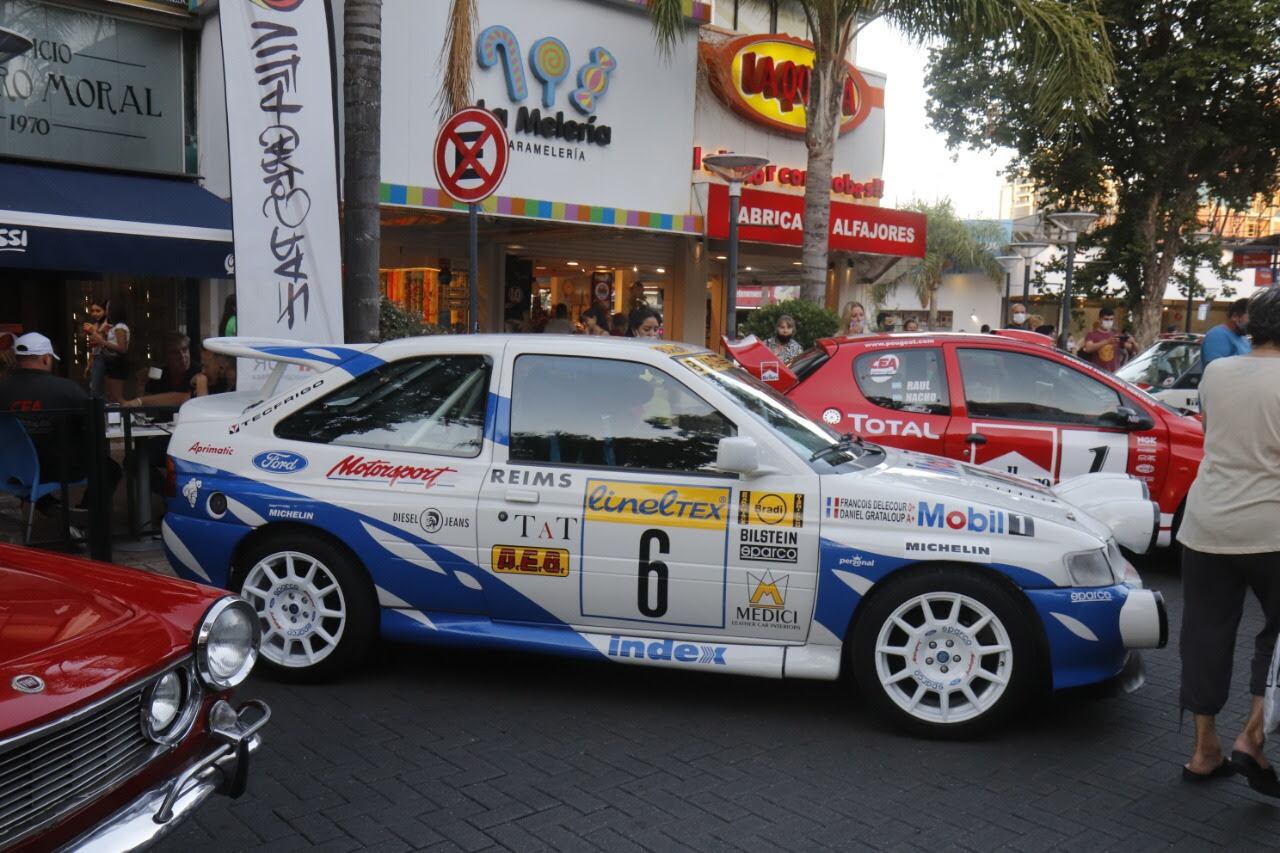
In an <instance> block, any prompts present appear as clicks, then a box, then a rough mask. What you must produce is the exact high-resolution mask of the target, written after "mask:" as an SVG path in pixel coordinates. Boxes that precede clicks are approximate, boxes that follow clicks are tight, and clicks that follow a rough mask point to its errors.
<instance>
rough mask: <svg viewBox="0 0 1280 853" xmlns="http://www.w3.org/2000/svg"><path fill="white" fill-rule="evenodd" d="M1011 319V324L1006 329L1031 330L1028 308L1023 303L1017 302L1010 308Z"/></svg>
mask: <svg viewBox="0 0 1280 853" xmlns="http://www.w3.org/2000/svg"><path fill="white" fill-rule="evenodd" d="M1009 319H1010V321H1011V322H1010V323H1009V325H1007V326H1005V328H1006V329H1026V330H1027V331H1030V330H1031V323H1030V321H1029V320H1028V319H1027V306H1025V305H1023V304H1022V303H1021V302H1015V303H1013V304H1012V305H1010V306H1009Z"/></svg>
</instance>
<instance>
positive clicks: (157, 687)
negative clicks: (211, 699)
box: [142, 664, 200, 744]
mask: <svg viewBox="0 0 1280 853" xmlns="http://www.w3.org/2000/svg"><path fill="white" fill-rule="evenodd" d="M199 704H200V686H199V685H198V684H196V683H195V681H194V676H193V675H192V674H191V670H190V665H189V664H188V665H187V666H185V667H181V668H179V669H171V670H169V671H168V672H166V673H165V674H164V675H162V676H160V677H159V678H157V679H155V680H154V681H152V682H151V684H150V685H149V686H148V687H147V689H146V690H145V691H144V692H143V694H142V729H143V731H144V732H145V733H146V735H147V737H149V738H150V739H151V740H153V741H155V742H156V743H163V744H173V743H176V742H178V741H179V740H181V739H182V738H183V737H184V736H185V735H186V733H187V732H188V731H190V729H191V723H192V721H193V720H194V719H195V712H196V710H197V708H198V706H199Z"/></svg>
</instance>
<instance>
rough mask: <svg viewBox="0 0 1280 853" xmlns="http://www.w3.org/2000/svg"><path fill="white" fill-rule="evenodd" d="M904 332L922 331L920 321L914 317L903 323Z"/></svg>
mask: <svg viewBox="0 0 1280 853" xmlns="http://www.w3.org/2000/svg"><path fill="white" fill-rule="evenodd" d="M987 328H988V329H990V327H989V326H988V327H987ZM902 331H904V332H918V331H920V321H918V320H916V319H915V318H914V317H912V318H911V319H910V320H908V321H907V322H905V323H903V324H902Z"/></svg>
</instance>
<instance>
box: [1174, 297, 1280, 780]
mask: <svg viewBox="0 0 1280 853" xmlns="http://www.w3.org/2000/svg"><path fill="white" fill-rule="evenodd" d="M1248 322H1249V326H1248V329H1249V333H1250V334H1251V335H1252V336H1253V352H1251V353H1249V354H1248V355H1241V356H1236V357H1233V358H1222V359H1218V360H1216V361H1214V362H1213V363H1212V364H1210V365H1209V366H1208V367H1207V368H1205V371H1204V377H1203V379H1201V381H1200V408H1201V412H1202V414H1203V417H1204V428H1205V440H1204V459H1203V461H1202V462H1201V463H1200V471H1199V473H1198V474H1197V475H1196V480H1195V482H1194V483H1193V484H1192V485H1191V491H1190V492H1189V493H1188V494H1187V505H1186V509H1185V511H1184V513H1183V519H1182V525H1181V527H1180V528H1179V530H1178V541H1179V542H1181V543H1182V546H1183V554H1182V588H1183V591H1184V594H1183V598H1184V605H1183V611H1182V633H1181V638H1180V643H1179V651H1180V653H1181V656H1182V697H1181V702H1182V707H1183V708H1184V709H1185V710H1188V711H1191V713H1192V714H1194V715H1195V722H1196V731H1195V747H1194V751H1193V753H1192V756H1191V760H1190V761H1189V762H1188V763H1187V764H1185V765H1183V769H1182V775H1183V778H1184V779H1186V780H1187V781H1194V782H1199V781H1205V780H1209V779H1215V778H1222V777H1224V776H1230V775H1232V774H1233V773H1239V774H1241V775H1243V776H1244V777H1245V778H1246V779H1247V780H1248V782H1249V787H1251V788H1253V789H1254V790H1255V791H1258V792H1260V793H1263V794H1266V795H1268V796H1271V797H1280V781H1277V778H1276V772H1275V769H1274V768H1272V767H1271V765H1270V763H1269V762H1268V761H1267V759H1266V756H1265V755H1263V750H1262V748H1263V742H1264V740H1265V732H1264V731H1263V703H1262V697H1263V695H1264V693H1265V692H1266V680H1267V669H1268V666H1269V664H1270V661H1271V654H1272V651H1273V649H1274V648H1275V643H1276V634H1277V633H1278V632H1280V288H1274V287H1273V288H1268V289H1267V290H1263V291H1259V292H1258V293H1257V294H1255V295H1254V296H1253V298H1252V299H1250V300H1249V315H1248ZM1247 590H1253V594H1254V595H1255V596H1256V597H1257V599H1258V601H1259V603H1261V605H1262V611H1263V614H1264V617H1265V624H1264V626H1263V629H1262V631H1260V632H1259V633H1258V635H1257V637H1256V638H1255V639H1254V651H1253V661H1252V666H1251V671H1250V678H1249V692H1250V693H1251V694H1252V696H1253V706H1252V708H1251V710H1250V713H1249V718H1248V720H1247V721H1246V723H1245V726H1244V730H1243V731H1242V732H1241V733H1240V736H1239V737H1237V738H1236V740H1235V743H1234V744H1233V746H1232V751H1231V758H1230V759H1229V760H1227V759H1224V758H1223V755H1222V745H1221V743H1220V742H1219V740H1218V733H1217V728H1216V726H1215V717H1216V716H1217V714H1218V712H1219V711H1221V710H1222V707H1223V705H1224V704H1225V703H1226V701H1227V694H1228V692H1229V690H1230V686H1231V664H1232V652H1233V651H1234V649H1235V641H1236V629H1237V628H1238V627H1239V624H1240V617H1241V614H1242V612H1243V608H1244V598H1245V592H1246V591H1247Z"/></svg>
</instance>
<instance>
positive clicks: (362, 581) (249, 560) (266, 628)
mask: <svg viewBox="0 0 1280 853" xmlns="http://www.w3.org/2000/svg"><path fill="white" fill-rule="evenodd" d="M243 566H244V569H243V570H242V571H241V573H240V578H241V581H240V590H239V592H240V596H241V597H242V598H244V599H245V601H247V602H249V604H250V605H252V606H253V609H254V610H255V611H256V612H257V614H258V619H259V624H260V626H261V628H262V648H261V652H260V654H261V661H262V663H263V664H264V665H265V666H266V668H267V670H268V671H269V672H270V673H271V674H273V675H275V676H277V677H281V678H285V679H289V680H297V681H316V680H322V679H325V678H330V677H333V676H335V675H338V674H340V673H342V672H343V671H345V670H346V669H348V668H349V667H350V666H352V665H353V664H354V663H356V662H357V661H359V659H360V658H361V657H362V656H363V655H364V654H365V652H366V651H367V650H368V648H369V645H370V644H371V643H372V641H373V638H374V631H375V629H376V625H377V621H376V620H377V602H376V599H375V598H374V596H373V590H372V588H371V587H370V584H369V580H368V577H367V576H366V575H365V574H364V572H363V571H362V570H361V568H360V567H359V566H358V565H356V564H355V562H354V561H353V560H352V559H351V558H350V557H349V556H348V555H346V554H345V553H343V551H342V550H341V549H339V548H337V547H335V546H334V545H332V544H331V543H328V542H326V541H324V540H323V539H312V540H310V541H307V542H306V543H305V544H303V543H302V542H298V541H290V540H286V539H283V538H273V539H271V540H267V541H264V542H263V543H262V544H261V545H259V546H258V547H256V548H253V549H251V551H250V553H248V554H247V555H246V558H245V560H244V561H243Z"/></svg>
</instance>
